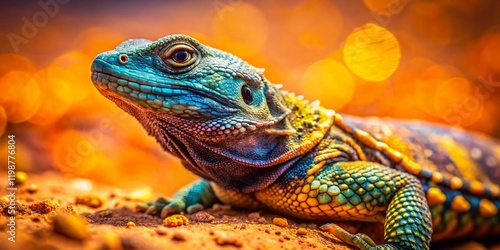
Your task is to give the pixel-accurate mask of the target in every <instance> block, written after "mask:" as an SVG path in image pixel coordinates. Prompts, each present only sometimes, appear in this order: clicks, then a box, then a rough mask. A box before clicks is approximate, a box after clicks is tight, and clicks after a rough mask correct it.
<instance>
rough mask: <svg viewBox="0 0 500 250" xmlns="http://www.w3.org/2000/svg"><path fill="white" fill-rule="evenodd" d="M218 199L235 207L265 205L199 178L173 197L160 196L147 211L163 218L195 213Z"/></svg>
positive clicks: (254, 207)
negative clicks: (171, 215)
mask: <svg viewBox="0 0 500 250" xmlns="http://www.w3.org/2000/svg"><path fill="white" fill-rule="evenodd" d="M217 201H221V202H223V203H224V204H228V205H231V206H234V207H240V208H247V209H257V208H262V207H263V205H262V204H261V203H260V202H258V201H257V200H255V198H254V197H252V195H250V194H245V193H241V192H236V191H231V190H228V189H224V188H222V187H220V186H218V185H217V184H215V183H214V182H209V181H207V180H203V179H202V180H198V181H195V182H193V183H190V184H188V185H186V186H185V187H183V188H181V189H180V190H179V191H177V192H176V193H175V194H174V195H173V197H172V198H170V199H166V198H162V197H161V198H158V199H157V200H156V201H155V202H151V203H147V207H148V208H147V210H146V213H148V214H160V215H161V217H162V218H165V217H167V215H169V214H175V213H180V212H187V213H194V212H197V211H199V210H202V209H205V208H207V207H209V206H211V205H213V204H215V203H216V202H217Z"/></svg>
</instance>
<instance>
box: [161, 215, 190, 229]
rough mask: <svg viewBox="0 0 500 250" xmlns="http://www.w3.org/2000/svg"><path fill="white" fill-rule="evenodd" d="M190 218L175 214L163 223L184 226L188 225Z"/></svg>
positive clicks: (167, 225)
mask: <svg viewBox="0 0 500 250" xmlns="http://www.w3.org/2000/svg"><path fill="white" fill-rule="evenodd" d="M188 224H189V220H188V218H186V216H184V215H180V214H174V215H172V216H169V217H167V218H165V219H164V220H163V225H164V226H166V227H177V226H184V225H188Z"/></svg>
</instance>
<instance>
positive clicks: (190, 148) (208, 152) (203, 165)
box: [141, 87, 334, 193]
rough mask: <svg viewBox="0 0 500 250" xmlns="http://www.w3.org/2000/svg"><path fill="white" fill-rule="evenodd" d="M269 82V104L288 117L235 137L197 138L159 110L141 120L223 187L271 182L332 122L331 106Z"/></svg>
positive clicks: (169, 147) (257, 187)
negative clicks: (161, 115)
mask: <svg viewBox="0 0 500 250" xmlns="http://www.w3.org/2000/svg"><path fill="white" fill-rule="evenodd" d="M271 88H272V90H271V91H270V92H269V93H268V95H269V96H268V104H269V108H270V110H271V111H272V112H275V113H277V115H279V114H285V116H284V118H283V119H281V120H280V121H279V122H276V123H275V124H273V125H272V126H269V127H265V128H258V129H257V130H256V131H254V132H252V133H248V134H245V135H241V136H239V137H237V138H229V139H226V140H221V141H217V142H211V141H204V140H199V138H196V136H193V135H191V134H188V133H185V132H183V131H181V130H180V129H178V128H176V127H175V126H172V125H170V124H169V122H168V121H166V120H162V119H161V117H158V116H156V117H154V116H155V113H151V116H153V117H150V118H148V119H141V120H143V121H147V122H146V124H144V123H143V125H144V126H145V127H149V128H147V130H148V131H150V134H152V135H154V136H155V137H156V138H157V140H158V142H159V143H160V144H161V145H162V146H163V148H164V149H165V150H167V151H169V152H171V153H172V154H174V155H176V156H177V157H179V158H181V160H182V163H183V164H184V166H185V167H186V168H187V169H188V170H190V171H191V172H193V173H195V174H196V175H198V176H200V177H203V178H205V179H208V180H211V181H214V182H215V183H217V184H218V185H219V186H222V187H224V188H228V189H232V190H237V191H240V192H245V193H250V192H254V191H257V190H261V189H263V188H266V187H267V186H269V185H271V184H272V183H273V182H274V181H275V180H276V179H277V178H278V177H280V176H281V175H282V174H283V173H284V172H285V171H286V170H288V169H289V168H290V167H291V166H293V164H294V163H295V162H297V160H299V159H300V158H301V157H302V156H303V155H304V154H305V153H307V152H309V151H310V150H311V149H312V148H313V147H315V146H316V145H317V144H318V143H319V142H320V141H321V139H322V138H323V137H324V136H325V133H326V132H327V130H328V129H329V128H330V126H331V125H332V124H333V114H334V112H333V111H331V110H327V109H325V108H323V107H321V106H319V104H318V103H317V102H313V103H309V102H308V101H306V100H303V99H302V98H301V97H296V96H295V95H294V94H291V93H286V92H285V93H282V92H279V91H278V90H277V88H274V87H271ZM154 120H156V122H151V121H154ZM255 176H259V178H255Z"/></svg>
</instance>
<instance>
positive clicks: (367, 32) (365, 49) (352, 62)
mask: <svg viewBox="0 0 500 250" xmlns="http://www.w3.org/2000/svg"><path fill="white" fill-rule="evenodd" d="M400 57H401V52H400V50H399V44H398V41H397V39H396V38H395V37H394V35H392V34H391V32H390V31H388V30H387V29H385V28H382V27H380V26H378V25H375V24H367V25H364V26H362V27H361V28H359V29H357V30H355V31H353V32H352V33H351V34H350V35H349V37H347V39H346V42H345V44H344V61H345V63H346V65H347V67H348V68H349V69H350V70H351V71H352V72H353V73H354V74H356V75H357V76H359V77H361V78H363V79H365V80H367V81H372V82H380V81H383V80H386V79H387V78H389V77H390V76H391V75H392V73H394V71H395V70H396V68H397V67H398V65H399V59H400Z"/></svg>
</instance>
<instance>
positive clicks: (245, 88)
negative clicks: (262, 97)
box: [241, 85, 253, 105]
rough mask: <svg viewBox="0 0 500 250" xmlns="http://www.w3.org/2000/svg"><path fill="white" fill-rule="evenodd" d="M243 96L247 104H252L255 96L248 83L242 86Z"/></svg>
mask: <svg viewBox="0 0 500 250" xmlns="http://www.w3.org/2000/svg"><path fill="white" fill-rule="evenodd" d="M241 96H242V97H243V101H245V103H246V104H248V105H250V104H252V102H253V96H252V91H251V90H250V88H249V87H248V86H247V85H243V87H241Z"/></svg>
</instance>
